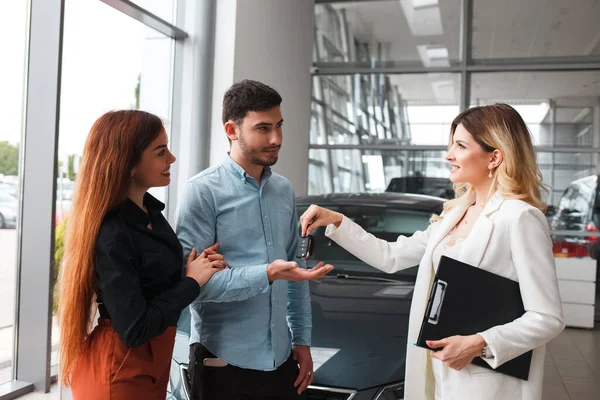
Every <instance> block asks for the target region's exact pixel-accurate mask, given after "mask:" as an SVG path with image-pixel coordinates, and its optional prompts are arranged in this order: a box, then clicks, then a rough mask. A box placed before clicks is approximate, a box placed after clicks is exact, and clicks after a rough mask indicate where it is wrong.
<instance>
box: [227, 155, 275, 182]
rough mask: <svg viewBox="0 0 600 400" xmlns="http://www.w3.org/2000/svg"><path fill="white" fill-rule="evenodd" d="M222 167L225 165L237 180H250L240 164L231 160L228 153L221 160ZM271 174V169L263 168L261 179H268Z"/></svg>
mask: <svg viewBox="0 0 600 400" xmlns="http://www.w3.org/2000/svg"><path fill="white" fill-rule="evenodd" d="M223 165H225V166H226V167H227V169H229V171H231V172H232V173H233V174H234V175H235V176H236V177H237V178H239V179H240V180H241V181H243V182H245V181H246V180H247V179H248V178H250V175H248V173H247V172H246V171H245V170H244V168H242V167H241V165H240V164H238V163H237V162H235V161H234V160H233V158H231V155H230V154H229V152H228V153H227V157H225V159H224V160H223ZM272 174H273V172H272V171H271V167H264V170H263V174H262V178H263V179H268V178H269V177H270V176H271V175H272Z"/></svg>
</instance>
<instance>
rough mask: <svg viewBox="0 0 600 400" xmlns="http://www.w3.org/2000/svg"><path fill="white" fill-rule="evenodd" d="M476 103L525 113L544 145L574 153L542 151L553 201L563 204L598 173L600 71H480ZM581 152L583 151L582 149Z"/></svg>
mask: <svg viewBox="0 0 600 400" xmlns="http://www.w3.org/2000/svg"><path fill="white" fill-rule="evenodd" d="M471 83H472V85H471V103H472V105H485V104H493V103H496V102H504V103H508V104H510V105H512V106H513V107H515V109H516V110H517V111H519V113H520V114H521V116H522V117H523V119H524V120H525V122H526V123H527V126H528V127H529V130H530V131H531V134H532V136H533V138H534V140H535V142H536V144H537V145H538V146H545V147H550V148H552V147H556V148H559V149H561V148H562V149H563V150H564V148H571V149H572V151H563V152H539V153H538V163H539V164H540V168H541V169H542V171H543V173H544V182H545V183H546V184H548V185H549V186H550V187H551V189H550V190H551V192H550V193H549V196H548V198H547V201H548V203H550V204H554V205H557V204H558V203H559V201H560V198H561V197H562V195H563V192H564V191H565V189H566V188H567V186H568V185H569V183H570V182H572V181H573V180H575V179H579V178H582V177H584V176H588V175H593V174H596V173H597V165H598V161H599V159H598V154H597V153H589V152H586V151H585V150H586V149H589V148H591V147H599V146H600V126H598V123H597V122H596V123H595V122H594V119H595V118H596V119H598V118H600V115H598V113H600V107H599V101H598V97H599V96H600V71H584V72H581V71H578V72H501V73H477V74H473V76H472V78H471ZM579 149H581V150H582V151H579Z"/></svg>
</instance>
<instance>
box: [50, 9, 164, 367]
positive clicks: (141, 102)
mask: <svg viewBox="0 0 600 400" xmlns="http://www.w3.org/2000/svg"><path fill="white" fill-rule="evenodd" d="M165 3H171V5H172V4H173V2H165ZM172 64H173V40H172V39H170V38H167V37H165V36H163V35H162V34H160V33H158V32H156V31H154V30H152V29H150V28H147V27H145V26H144V25H142V24H141V23H139V22H137V21H135V20H133V19H131V18H129V17H128V16H126V15H124V14H122V13H121V12H119V11H117V10H115V9H113V8H111V7H109V6H107V5H106V4H104V3H102V2H96V1H85V2H82V1H77V0H67V1H66V5H65V31H64V50H63V71H62V82H61V86H62V87H61V110H60V128H59V129H60V131H59V149H58V157H59V159H58V165H59V177H58V178H57V191H58V193H57V204H56V224H57V230H56V238H57V249H56V252H57V257H58V258H59V259H60V257H61V254H62V241H61V239H62V238H63V235H64V226H65V224H68V216H69V211H70V206H71V196H72V190H73V188H74V181H75V177H76V175H77V169H78V166H79V162H80V160H81V156H82V152H83V147H84V143H85V140H86V138H87V134H88V133H89V130H90V128H91V126H92V124H93V123H94V121H95V120H96V119H97V118H98V117H100V116H101V115H102V114H103V113H105V112H107V111H110V110H117V109H141V110H144V111H148V112H151V113H154V114H156V115H158V116H159V117H161V118H162V120H163V122H164V124H165V127H166V129H167V133H170V126H171V125H170V122H171V91H172V89H171V87H172V71H173V68H172ZM166 190H167V189H166V188H157V189H152V190H151V192H152V194H154V195H155V196H156V197H158V198H159V199H160V200H162V201H164V200H165V199H166ZM57 265H59V264H58V263H57ZM54 276H55V277H56V274H55V275H54ZM56 300H57V299H56V297H55V303H56ZM58 341H59V338H58V330H57V329H56V318H55V317H54V318H53V334H52V346H53V350H56V348H57V346H58ZM56 361H57V360H56V352H55V351H53V356H52V363H53V364H54V363H56Z"/></svg>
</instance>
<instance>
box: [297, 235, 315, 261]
mask: <svg viewBox="0 0 600 400" xmlns="http://www.w3.org/2000/svg"><path fill="white" fill-rule="evenodd" d="M312 247H313V240H312V236H310V235H307V236H303V237H301V238H300V243H299V245H298V252H297V253H296V257H297V258H308V257H309V256H310V255H311V253H312Z"/></svg>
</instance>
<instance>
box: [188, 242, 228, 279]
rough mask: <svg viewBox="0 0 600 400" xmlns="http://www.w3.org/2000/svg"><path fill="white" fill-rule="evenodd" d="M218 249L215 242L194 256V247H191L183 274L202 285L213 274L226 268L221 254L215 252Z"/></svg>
mask: <svg viewBox="0 0 600 400" xmlns="http://www.w3.org/2000/svg"><path fill="white" fill-rule="evenodd" d="M218 249H219V245H218V244H217V243H215V244H214V245H212V246H211V247H209V248H207V249H206V250H204V251H203V252H202V253H200V255H199V256H198V257H197V258H196V249H195V248H193V249H192V251H191V252H190V254H189V256H188V260H187V266H186V271H185V276H189V277H190V278H192V279H194V280H195V281H196V282H198V285H200V286H204V285H205V284H206V282H208V281H209V280H210V278H212V276H213V275H214V274H216V273H217V272H219V271H222V270H223V269H225V268H227V263H226V262H225V260H224V259H223V255H221V254H219V253H217V250H218Z"/></svg>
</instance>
